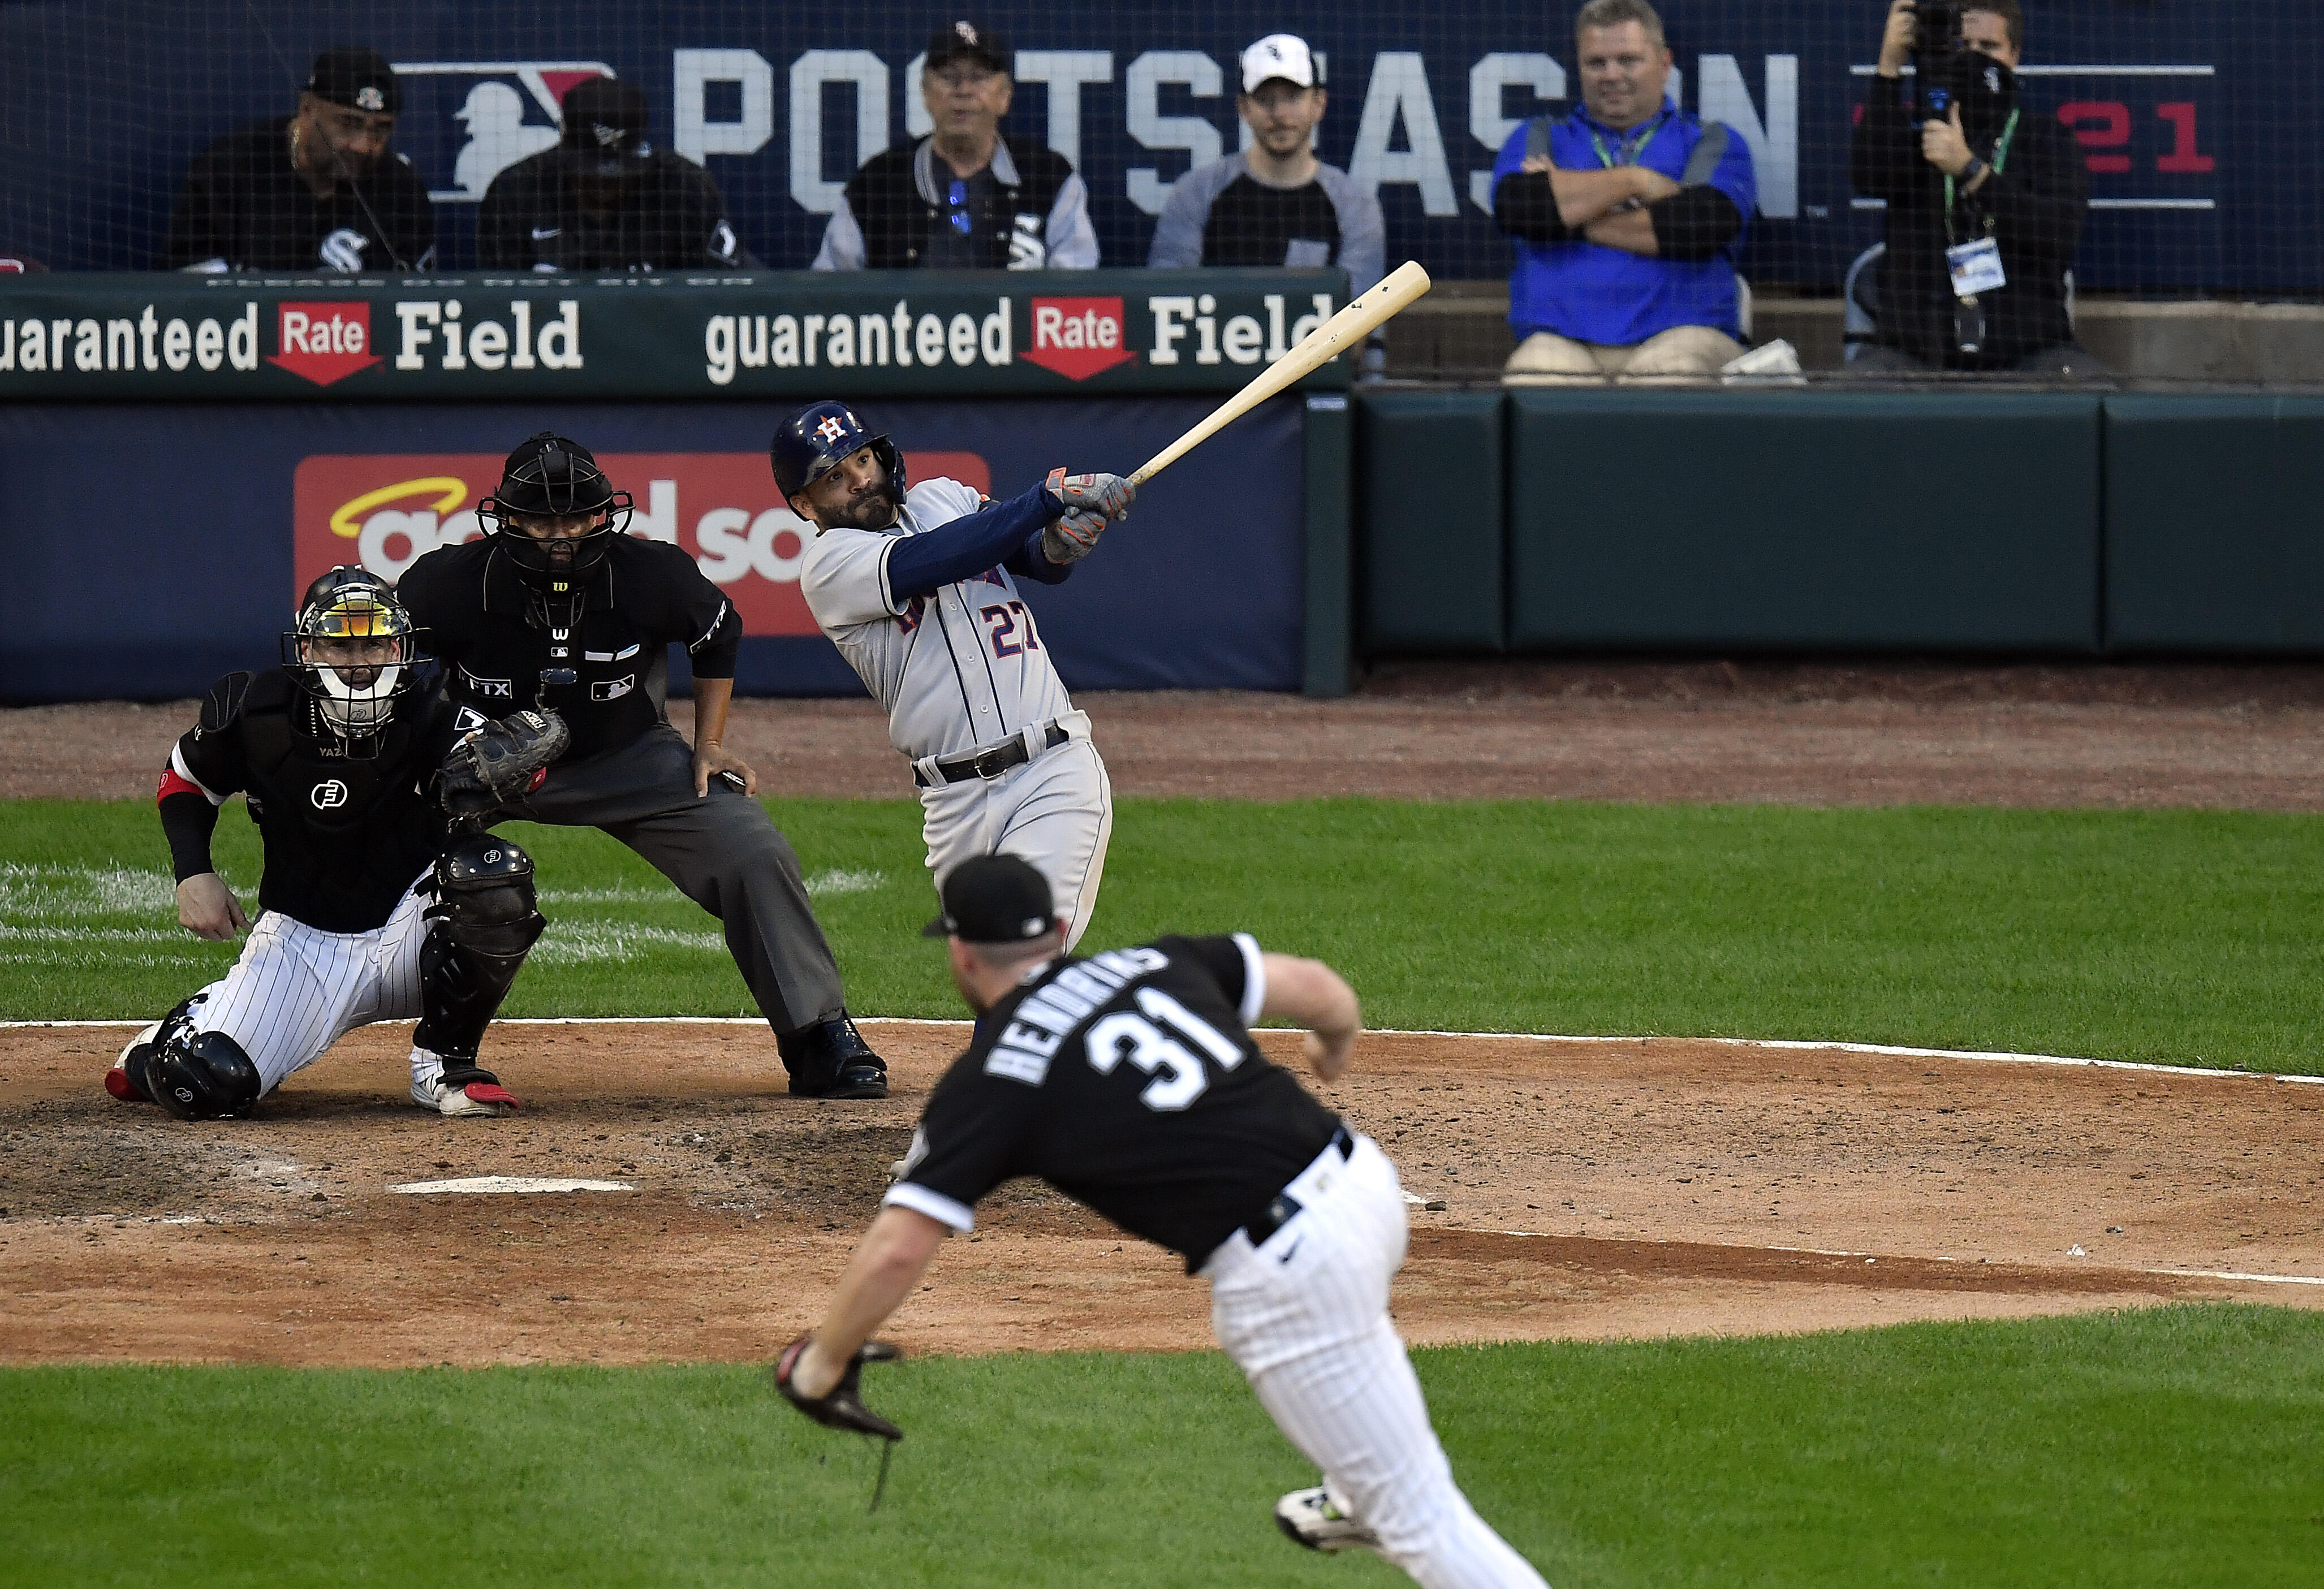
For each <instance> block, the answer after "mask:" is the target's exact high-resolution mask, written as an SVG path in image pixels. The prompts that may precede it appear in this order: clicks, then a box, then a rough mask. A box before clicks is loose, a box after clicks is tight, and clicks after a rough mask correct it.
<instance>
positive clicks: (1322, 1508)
mask: <svg viewBox="0 0 2324 1589" xmlns="http://www.w3.org/2000/svg"><path fill="white" fill-rule="evenodd" d="M1275 1526H1276V1527H1277V1528H1278V1529H1282V1530H1283V1533H1284V1537H1285V1538H1287V1539H1290V1540H1292V1541H1293V1542H1294V1543H1296V1544H1300V1545H1305V1547H1306V1548H1308V1549H1310V1550H1324V1551H1331V1550H1378V1549H1379V1535H1377V1534H1375V1533H1373V1532H1372V1531H1371V1530H1370V1529H1368V1528H1366V1527H1364V1525H1363V1524H1361V1523H1360V1522H1358V1521H1357V1520H1355V1519H1353V1518H1351V1517H1350V1516H1349V1515H1348V1514H1347V1513H1346V1512H1343V1511H1341V1510H1340V1509H1339V1508H1338V1507H1336V1506H1334V1505H1333V1504H1332V1496H1331V1493H1330V1492H1329V1491H1328V1490H1326V1489H1325V1488H1324V1487H1323V1485H1321V1484H1318V1485H1316V1486H1315V1487H1314V1489H1312V1490H1294V1491H1292V1492H1291V1493H1290V1494H1288V1495H1286V1496H1285V1497H1284V1498H1283V1499H1282V1500H1280V1501H1278V1502H1276V1503H1275Z"/></svg>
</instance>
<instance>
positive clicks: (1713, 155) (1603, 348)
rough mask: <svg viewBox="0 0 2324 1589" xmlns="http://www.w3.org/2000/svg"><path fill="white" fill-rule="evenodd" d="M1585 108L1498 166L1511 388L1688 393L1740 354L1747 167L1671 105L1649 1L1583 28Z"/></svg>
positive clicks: (1593, 8)
mask: <svg viewBox="0 0 2324 1589" xmlns="http://www.w3.org/2000/svg"><path fill="white" fill-rule="evenodd" d="M1574 45H1575V49H1574V53H1575V59H1576V65H1577V67H1578V68H1579V75H1580V77H1581V79H1582V108H1581V109H1579V110H1577V111H1575V112H1574V113H1573V114H1572V115H1569V116H1566V117H1563V119H1553V118H1551V117H1548V116H1536V117H1535V118H1534V119H1533V120H1532V121H1530V122H1527V123H1526V124H1525V125H1524V126H1522V127H1520V128H1518V129H1517V131H1516V132H1515V133H1511V134H1510V136H1509V141H1508V142H1507V143H1506V144H1504V145H1502V148H1501V154H1500V159H1499V160H1498V161H1495V162H1494V166H1493V218H1494V220H1495V221H1496V222H1498V223H1499V225H1500V228H1501V230H1503V231H1504V232H1507V233H1508V234H1509V235H1510V236H1511V237H1512V238H1513V239H1514V240H1515V241H1516V243H1517V269H1516V271H1513V272H1512V273H1511V275H1510V277H1509V324H1510V325H1511V326H1513V327H1514V328H1515V330H1516V332H1517V352H1515V353H1514V354H1510V355H1509V361H1508V366H1507V368H1506V370H1505V372H1504V374H1503V377H1502V378H1503V379H1504V380H1505V381H1508V382H1509V383H1511V384H1514V385H1554V384H1562V383H1564V382H1567V381H1597V380H1600V379H1602V378H1604V377H1607V376H1615V377H1618V378H1621V379H1625V380H1633V381H1636V380H1655V379H1665V380H1666V379H1672V378H1678V379H1685V378H1689V377H1701V376H1704V375H1709V374H1711V373H1713V372H1716V371H1717V370H1718V369H1719V367H1720V365H1722V364H1724V363H1727V362H1728V361H1729V359H1732V358H1734V357H1735V356H1736V355H1738V354H1740V353H1741V352H1742V351H1743V344H1742V343H1741V341H1740V340H1739V339H1740V337H1741V335H1742V325H1741V306H1740V304H1739V302H1738V290H1737V287H1736V280H1735V261H1734V253H1735V250H1736V249H1737V248H1738V246H1739V245H1740V243H1741V242H1742V238H1743V228H1744V225H1745V223H1746V222H1747V221H1748V219H1749V218H1750V215H1751V210H1752V208H1753V207H1754V206H1755V205H1756V204H1757V200H1758V188H1757V183H1756V182H1755V180H1754V179H1753V176H1752V172H1751V151H1750V149H1749V147H1748V145H1746V144H1745V143H1744V142H1743V139H1742V136H1741V135H1740V134H1739V133H1737V132H1736V131H1735V130H1734V129H1733V128H1731V127H1729V126H1728V125H1726V124H1724V123H1720V122H1713V123H1711V124H1708V125H1705V124H1703V123H1701V122H1700V121H1697V120H1696V119H1695V118H1694V117H1692V116H1691V115H1687V114H1686V113H1685V112H1684V111H1683V110H1681V109H1679V107H1678V106H1677V105H1676V104H1675V103H1674V102H1673V101H1671V100H1670V99H1668V98H1666V97H1665V94H1664V90H1665V87H1666V86H1667V84H1668V83H1669V80H1670V70H1671V52H1670V47H1669V45H1668V44H1666V43H1665V41H1664V39H1663V23H1662V18H1661V17H1660V16H1658V15H1656V14H1655V9H1654V7H1653V6H1651V5H1647V4H1646V0H1590V3H1589V4H1588V5H1584V6H1583V7H1582V11H1581V14H1580V15H1578V16H1577V17H1576V18H1575V19H1574Z"/></svg>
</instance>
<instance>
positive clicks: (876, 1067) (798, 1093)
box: [775, 1014, 888, 1098]
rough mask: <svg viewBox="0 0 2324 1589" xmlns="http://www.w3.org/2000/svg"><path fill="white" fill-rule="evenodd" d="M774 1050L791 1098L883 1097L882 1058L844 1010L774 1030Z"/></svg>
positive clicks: (885, 1067)
mask: <svg viewBox="0 0 2324 1589" xmlns="http://www.w3.org/2000/svg"><path fill="white" fill-rule="evenodd" d="M775 1052H778V1053H779V1054H781V1055H782V1057H783V1069H784V1070H788V1071H789V1072H790V1073H791V1096H792V1097H793V1098H886V1097H887V1096H888V1062H887V1061H885V1060H882V1059H881V1057H880V1056H879V1055H878V1054H875V1053H873V1052H871V1045H870V1044H869V1043H866V1042H864V1041H863V1034H862V1033H860V1032H858V1031H856V1030H855V1023H854V1022H853V1021H851V1020H849V1019H848V1018H847V1017H846V1015H844V1014H843V1015H840V1016H839V1017H838V1018H837V1019H835V1020H830V1021H818V1022H816V1024H814V1025H812V1026H802V1027H800V1028H799V1029H798V1031H796V1032H783V1033H777V1034H776V1037H775Z"/></svg>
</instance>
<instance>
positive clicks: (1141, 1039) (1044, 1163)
mask: <svg viewBox="0 0 2324 1589" xmlns="http://www.w3.org/2000/svg"><path fill="white" fill-rule="evenodd" d="M1266 993H1267V983H1266V973H1265V971H1264V970H1263V969H1262V967H1261V962H1260V960H1259V945H1258V944H1256V943H1255V942H1253V941H1251V939H1250V936H1249V935H1248V934H1245V933H1240V932H1238V933H1236V934H1235V935H1234V936H1233V937H1231V938H1175V937H1174V938H1162V939H1157V940H1156V941H1154V942H1152V943H1150V944H1146V945H1143V946H1141V947H1139V948H1137V949H1114V950H1108V951H1105V952H1104V953H1102V954H1100V955H1097V956H1095V957H1093V958H1092V959H1089V960H1056V961H1053V962H1051V964H1050V965H1049V966H1048V967H1047V969H1045V970H1043V972H1042V973H1041V974H1040V975H1039V976H1038V977H1037V978H1034V979H1033V980H1032V981H1030V982H1028V983H1027V984H1026V985H1025V986H1023V987H1019V988H1017V989H1015V990H1013V991H1011V992H1010V995H1009V996H1008V997H1006V998H1003V999H1001V1001H1000V1002H999V1003H998V1004H996V1005H994V1006H992V1008H991V1009H990V1010H988V1011H987V1012H986V1013H985V1015H984V1016H983V1018H982V1019H981V1020H980V1021H978V1022H977V1024H976V1037H975V1040H974V1041H973V1042H971V1043H970V1044H969V1049H968V1052H966V1053H965V1054H963V1055H962V1056H961V1057H960V1058H959V1059H958V1060H957V1061H954V1063H953V1066H952V1068H951V1069H950V1070H946V1071H945V1074H944V1078H943V1079H942V1080H940V1081H938V1082H937V1083H936V1090H935V1091H934V1092H933V1093H932V1094H931V1095H930V1096H929V1098H928V1107H927V1111H926V1112H925V1113H924V1114H923V1115H922V1116H920V1128H919V1131H918V1134H916V1135H915V1136H914V1137H913V1139H912V1150H911V1153H910V1156H909V1157H908V1159H907V1160H906V1165H907V1168H906V1170H905V1172H904V1174H903V1176H902V1177H901V1178H900V1179H899V1180H898V1181H897V1183H896V1185H894V1186H893V1187H891V1188H890V1189H889V1191H888V1198H887V1200H888V1201H889V1202H891V1203H895V1204H899V1205H900V1206H902V1207H904V1208H912V1209H915V1210H917V1211H918V1212H920V1213H922V1214H926V1215H927V1216H928V1217H930V1218H932V1219H937V1220H941V1221H942V1222H943V1223H945V1224H946V1225H949V1226H953V1227H954V1229H956V1230H966V1229H968V1228H969V1227H970V1226H971V1225H972V1224H973V1214H972V1213H971V1209H972V1208H973V1205H974V1204H975V1202H976V1200H977V1199H980V1198H982V1197H983V1196H984V1194H985V1193H987V1192H989V1191H991V1189H993V1188H994V1187H996V1186H998V1185H1000V1184H1001V1182H1002V1181H1004V1180H1010V1178H1011V1177H1014V1176H1019V1175H1032V1176H1038V1177H1039V1178H1040V1179H1041V1180H1046V1181H1047V1182H1048V1183H1049V1184H1050V1185H1052V1186H1054V1187H1056V1189H1058V1190H1059V1191H1062V1192H1064V1193H1065V1195H1066V1196H1068V1197H1070V1198H1072V1199H1074V1200H1075V1201H1076V1202H1080V1203H1085V1204H1087V1205H1088V1206H1089V1207H1090V1208H1094V1209H1096V1210H1097V1211H1098V1212H1099V1213H1100V1214H1102V1215H1104V1216H1105V1217H1107V1218H1108V1219H1111V1220H1112V1221H1113V1222H1114V1223H1115V1224H1116V1225H1119V1226H1121V1227H1122V1228H1123V1229H1124V1230H1127V1231H1130V1232H1131V1233H1132V1234H1133V1235H1140V1236H1143V1237H1145V1238H1146V1239H1147V1240H1148V1241H1150V1242H1154V1243H1156V1244H1157V1245H1161V1246H1165V1247H1168V1248H1170V1249H1171V1250H1172V1251H1174V1252H1176V1253H1180V1254H1185V1259H1186V1267H1187V1269H1188V1271H1189V1272H1192V1271H1193V1270H1194V1269H1195V1268H1197V1267H1199V1266H1200V1265H1201V1263H1202V1262H1203V1259H1204V1258H1206V1257H1207V1256H1208V1255H1209V1254H1210V1252H1211V1249H1212V1248H1213V1247H1215V1246H1217V1245H1219V1244H1220V1243H1221V1242H1222V1241H1224V1240H1226V1238H1227V1237H1228V1236H1229V1235H1232V1234H1233V1233H1234V1231H1235V1230H1236V1229H1238V1228H1239V1227H1240V1226H1243V1225H1244V1224H1247V1223H1248V1222H1249V1221H1250V1219H1251V1218H1253V1217H1255V1216H1257V1215H1258V1214H1259V1213H1260V1212H1261V1211H1262V1210H1264V1209H1265V1208H1266V1207H1267V1204H1268V1199H1271V1198H1272V1197H1274V1196H1275V1194H1276V1193H1277V1192H1278V1191H1280V1190H1282V1189H1283V1187H1284V1184H1285V1182H1286V1181H1288V1180H1291V1179H1292V1178H1293V1177H1294V1176H1296V1175H1297V1174H1298V1173H1299V1171H1302V1170H1304V1169H1305V1168H1306V1167H1307V1165H1308V1164H1309V1163H1310V1162H1312V1161H1313V1160H1314V1157H1315V1156H1316V1155H1317V1154H1318V1153H1322V1152H1323V1149H1324V1148H1325V1147H1326V1146H1328V1145H1329V1144H1330V1143H1331V1140H1332V1134H1333V1132H1334V1131H1336V1130H1338V1129H1339V1124H1340V1121H1339V1116H1336V1115H1334V1114H1333V1113H1332V1112H1331V1111H1330V1110H1329V1109H1327V1108H1325V1107H1323V1105H1322V1104H1320V1103H1317V1102H1316V1101H1315V1099H1314V1098H1312V1097H1310V1096H1309V1094H1308V1092H1307V1090H1306V1088H1303V1087H1301V1086H1300V1085H1299V1083H1298V1082H1297V1081H1296V1080H1294V1079H1292V1077H1291V1075H1290V1073H1289V1072H1287V1071H1286V1070H1281V1069H1279V1068H1277V1066H1275V1065H1273V1064H1270V1063H1269V1062H1268V1061H1267V1060H1266V1059H1264V1058H1263V1057H1261V1055H1260V1054H1259V1045H1258V1044H1257V1043H1255V1042H1252V1041H1251V1037H1250V1032H1249V1031H1248V1030H1247V1028H1248V1026H1249V1024H1250V1022H1252V1021H1254V1020H1256V1019H1258V1017H1259V1006H1260V1004H1261V1003H1262V1002H1263V1001H1264V999H1265V997H1266Z"/></svg>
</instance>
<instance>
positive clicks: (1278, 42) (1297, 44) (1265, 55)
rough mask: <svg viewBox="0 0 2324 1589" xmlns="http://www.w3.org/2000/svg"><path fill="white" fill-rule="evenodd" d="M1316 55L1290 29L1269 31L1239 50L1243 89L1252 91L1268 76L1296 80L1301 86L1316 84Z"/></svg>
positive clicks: (1309, 86)
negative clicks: (1284, 31)
mask: <svg viewBox="0 0 2324 1589" xmlns="http://www.w3.org/2000/svg"><path fill="white" fill-rule="evenodd" d="M1315 76H1316V74H1315V57H1314V53H1313V52H1312V51H1309V50H1308V48H1307V41H1306V40H1305V39H1302V38H1300V37H1298V36H1297V35H1296V34H1292V33H1269V34H1268V35H1267V37H1266V38H1264V39H1261V40H1260V41H1259V42H1258V43H1256V44H1253V45H1252V46H1251V47H1250V49H1248V50H1246V51H1243V52H1242V91H1243V92H1244V93H1246V94H1250V93H1253V92H1255V91H1256V90H1257V89H1258V87H1259V85H1260V84H1261V83H1264V82H1266V81H1267V80H1268V78H1282V79H1283V80H1284V81H1285V82H1287V83H1296V84H1298V85H1299V86H1300V87H1303V88H1312V87H1314V86H1315Z"/></svg>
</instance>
